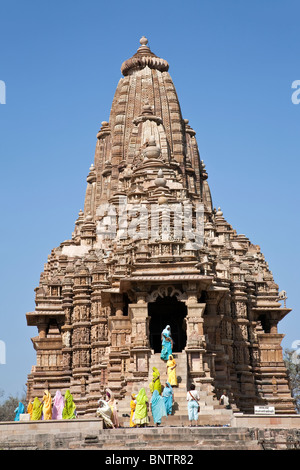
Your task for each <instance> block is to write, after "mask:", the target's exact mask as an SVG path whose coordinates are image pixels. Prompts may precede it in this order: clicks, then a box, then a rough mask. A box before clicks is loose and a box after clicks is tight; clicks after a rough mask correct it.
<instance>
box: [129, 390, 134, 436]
mask: <svg viewBox="0 0 300 470" xmlns="http://www.w3.org/2000/svg"><path fill="white" fill-rule="evenodd" d="M135 408H136V394H135V393H132V394H131V402H130V409H131V413H130V422H129V427H130V428H135V427H136V424H135V422H134V415H135Z"/></svg>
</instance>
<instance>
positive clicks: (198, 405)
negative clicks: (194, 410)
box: [189, 391, 200, 413]
mask: <svg viewBox="0 0 300 470" xmlns="http://www.w3.org/2000/svg"><path fill="white" fill-rule="evenodd" d="M189 394H190V395H191V397H192V399H193V400H195V401H196V402H197V403H198V413H199V411H200V405H199V402H198V400H197V398H195V397H194V396H193V395H192V394H191V392H190V391H189Z"/></svg>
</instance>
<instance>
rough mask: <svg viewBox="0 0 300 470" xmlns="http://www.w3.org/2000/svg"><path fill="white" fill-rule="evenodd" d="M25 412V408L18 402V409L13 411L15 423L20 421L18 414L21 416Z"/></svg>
mask: <svg viewBox="0 0 300 470" xmlns="http://www.w3.org/2000/svg"><path fill="white" fill-rule="evenodd" d="M24 410H25V407H24V405H23V403H21V402H20V401H19V405H18V407H17V408H16V409H15V411H14V412H15V421H20V414H23V413H24Z"/></svg>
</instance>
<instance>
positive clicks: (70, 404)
mask: <svg viewBox="0 0 300 470" xmlns="http://www.w3.org/2000/svg"><path fill="white" fill-rule="evenodd" d="M76 417H77V416H76V405H75V403H74V401H73V395H71V393H70V390H67V391H66V393H65V406H64V409H63V412H62V418H63V419H74V418H76Z"/></svg>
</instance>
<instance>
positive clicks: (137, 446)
mask: <svg viewBox="0 0 300 470" xmlns="http://www.w3.org/2000/svg"><path fill="white" fill-rule="evenodd" d="M263 418H264V417H259V419H258V420H256V417H255V416H253V417H252V422H250V417H249V416H248V417H247V416H243V417H241V416H237V417H233V419H232V424H235V426H211V427H209V426H197V427H188V426H161V427H158V428H157V427H151V426H149V427H147V428H139V429H134V428H119V429H114V430H112V429H103V424H102V421H101V420H99V419H76V420H70V421H65V420H61V421H60V420H59V421H29V422H2V423H0V449H1V450H103V451H106V450H107V451H109V450H114V451H116V450H120V451H149V450H153V451H155V450H157V451H159V450H169V451H174V452H175V451H197V450H269V449H272V450H287V449H300V442H299V441H300V431H299V416H297V417H295V416H290V417H288V416H286V417H284V418H282V417H278V419H279V418H280V419H283V421H281V422H280V423H278V425H277V427H276V426H275V423H274V424H273V425H272V424H271V422H270V421H269V422H268V421H265V422H264V421H263ZM265 418H267V420H271V419H274V417H272V418H271V417H265ZM235 420H236V421H235ZM243 420H244V421H243ZM247 420H248V423H249V424H250V426H249V427H247V426H243V424H244V425H245V424H246V423H247ZM237 424H239V425H238V426H237ZM284 426H285V427H284Z"/></svg>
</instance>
